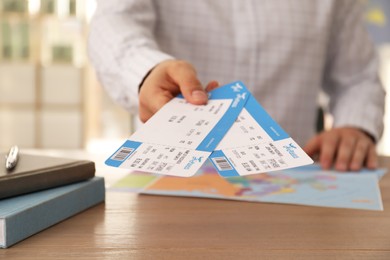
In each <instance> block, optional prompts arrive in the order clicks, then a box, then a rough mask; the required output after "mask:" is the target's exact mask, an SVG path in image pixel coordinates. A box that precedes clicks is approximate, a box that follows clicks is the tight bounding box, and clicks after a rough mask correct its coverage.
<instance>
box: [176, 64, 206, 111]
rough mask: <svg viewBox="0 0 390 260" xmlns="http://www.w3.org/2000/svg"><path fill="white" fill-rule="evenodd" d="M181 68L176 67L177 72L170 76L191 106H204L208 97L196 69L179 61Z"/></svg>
mask: <svg viewBox="0 0 390 260" xmlns="http://www.w3.org/2000/svg"><path fill="white" fill-rule="evenodd" d="M179 62H180V66H175V68H176V69H175V70H174V71H172V72H171V73H169V74H170V77H171V79H173V80H174V81H175V82H176V84H177V85H178V86H179V88H180V92H181V93H182V94H183V96H184V98H185V99H186V100H187V101H188V102H189V103H191V104H194V105H204V104H206V103H207V99H208V95H207V93H206V91H205V90H204V89H203V86H202V84H201V83H200V81H199V79H198V77H197V75H196V71H195V69H194V67H193V66H192V65H191V64H189V63H187V62H183V61H179Z"/></svg>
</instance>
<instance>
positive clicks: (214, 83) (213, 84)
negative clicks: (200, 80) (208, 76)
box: [206, 80, 219, 92]
mask: <svg viewBox="0 0 390 260" xmlns="http://www.w3.org/2000/svg"><path fill="white" fill-rule="evenodd" d="M218 87H219V82H218V81H216V80H212V81H210V82H209V84H207V86H206V91H207V92H210V91H212V90H214V89H216V88H218Z"/></svg>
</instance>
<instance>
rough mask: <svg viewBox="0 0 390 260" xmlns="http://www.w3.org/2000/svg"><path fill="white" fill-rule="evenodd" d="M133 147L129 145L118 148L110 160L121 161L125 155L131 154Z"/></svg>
mask: <svg viewBox="0 0 390 260" xmlns="http://www.w3.org/2000/svg"><path fill="white" fill-rule="evenodd" d="M133 150H134V149H133V148H129V147H122V148H121V149H119V150H118V151H117V152H116V153H115V154H114V155H113V156H112V157H111V159H112V160H115V161H123V160H124V159H126V157H127V156H128V155H129V154H131V153H132V152H133Z"/></svg>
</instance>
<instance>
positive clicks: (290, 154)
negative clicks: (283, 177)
mask: <svg viewBox="0 0 390 260" xmlns="http://www.w3.org/2000/svg"><path fill="white" fill-rule="evenodd" d="M210 160H211V162H212V163H213V164H214V166H215V168H216V169H217V171H218V172H219V174H220V175H221V176H223V177H233V176H244V175H249V174H255V173H261V172H271V171H276V170H283V169H288V168H292V167H298V166H302V165H307V164H311V163H313V160H312V159H311V158H310V157H309V156H308V155H307V154H306V153H305V152H304V151H303V150H302V148H301V147H300V146H299V145H298V144H297V143H296V142H295V141H294V140H293V139H292V138H291V137H290V136H289V135H288V134H287V133H286V132H285V131H284V130H283V129H282V127H280V126H279V125H278V124H277V123H276V122H275V121H274V120H273V119H272V118H271V116H270V115H269V114H268V113H267V112H266V111H265V110H264V108H263V107H262V106H261V105H260V104H259V103H258V102H257V101H256V99H255V98H254V97H253V96H250V97H249V99H248V101H247V102H246V104H245V107H244V108H243V110H242V112H241V113H240V115H239V116H238V118H237V120H236V121H235V123H234V124H233V126H232V127H231V128H230V130H229V131H228V132H227V133H226V135H225V137H224V138H223V139H222V140H221V142H220V143H219V144H218V146H217V148H216V149H215V151H214V152H213V153H212V154H211V155H210Z"/></svg>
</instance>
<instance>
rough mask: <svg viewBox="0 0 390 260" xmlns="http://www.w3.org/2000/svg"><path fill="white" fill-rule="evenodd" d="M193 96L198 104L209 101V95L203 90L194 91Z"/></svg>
mask: <svg viewBox="0 0 390 260" xmlns="http://www.w3.org/2000/svg"><path fill="white" fill-rule="evenodd" d="M191 96H192V98H193V99H194V101H197V102H205V101H207V94H206V93H205V92H204V91H202V90H194V91H193V92H192V93H191Z"/></svg>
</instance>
